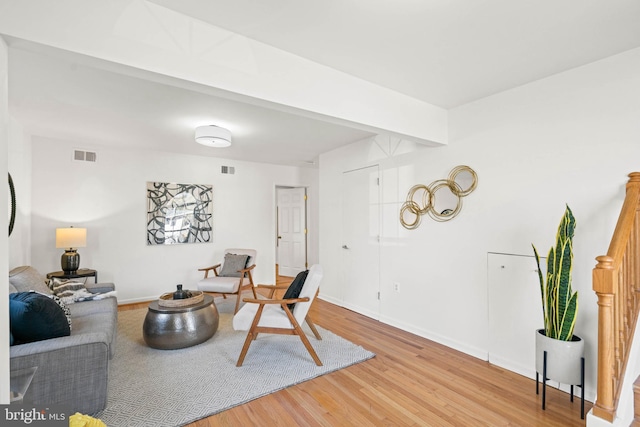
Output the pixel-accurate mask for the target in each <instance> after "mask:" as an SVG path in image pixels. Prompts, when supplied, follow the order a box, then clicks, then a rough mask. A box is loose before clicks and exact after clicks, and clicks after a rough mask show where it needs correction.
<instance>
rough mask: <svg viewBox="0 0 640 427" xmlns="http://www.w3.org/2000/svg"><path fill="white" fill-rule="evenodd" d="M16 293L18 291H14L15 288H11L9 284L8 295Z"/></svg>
mask: <svg viewBox="0 0 640 427" xmlns="http://www.w3.org/2000/svg"><path fill="white" fill-rule="evenodd" d="M16 292H18V290H17V289H16V287H15V286H13V285H12V284H11V283H9V293H10V294H15V293H16Z"/></svg>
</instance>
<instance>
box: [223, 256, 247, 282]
mask: <svg viewBox="0 0 640 427" xmlns="http://www.w3.org/2000/svg"><path fill="white" fill-rule="evenodd" d="M248 259H249V255H237V254H225V255H224V263H223V264H222V270H221V271H220V276H222V277H240V276H241V274H240V273H239V272H238V270H244V269H245V268H247V260H248Z"/></svg>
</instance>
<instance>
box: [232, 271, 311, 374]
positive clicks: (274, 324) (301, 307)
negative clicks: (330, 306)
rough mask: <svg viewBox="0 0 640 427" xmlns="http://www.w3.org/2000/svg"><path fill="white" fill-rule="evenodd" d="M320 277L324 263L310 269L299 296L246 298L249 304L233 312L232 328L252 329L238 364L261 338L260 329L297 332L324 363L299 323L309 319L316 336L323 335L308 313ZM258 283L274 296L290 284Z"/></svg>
mask: <svg viewBox="0 0 640 427" xmlns="http://www.w3.org/2000/svg"><path fill="white" fill-rule="evenodd" d="M321 280H322V267H320V266H319V265H317V264H316V265H313V266H312V267H311V269H309V274H308V276H307V279H306V280H305V282H304V285H303V287H302V290H301V291H300V295H299V296H298V298H288V299H257V298H253V299H250V298H245V299H244V301H245V302H246V304H245V305H244V306H243V307H242V308H241V309H240V311H238V312H237V313H236V314H235V316H233V329H235V330H236V331H249V332H248V333H247V338H246V339H245V342H244V346H243V347H242V351H241V352H240V357H239V358H238V362H237V364H236V366H242V364H243V362H244V358H245V356H246V355H247V352H248V351H249V346H250V345H251V342H252V341H253V340H255V339H256V338H258V334H260V333H268V334H283V335H298V336H299V337H300V340H302V343H303V344H304V346H305V348H306V349H307V351H308V352H309V354H310V355H311V357H312V358H313V360H314V362H315V363H316V365H318V366H322V362H321V361H320V358H319V357H318V355H317V354H316V352H315V350H314V349H313V347H312V346H311V343H310V342H309V340H308V339H307V336H306V334H305V333H304V331H303V330H302V328H301V327H300V324H301V323H303V322H304V321H306V322H307V324H308V325H309V327H310V328H311V331H312V332H313V334H314V335H315V337H316V338H317V339H318V340H321V339H322V337H321V336H320V334H319V333H318V330H317V329H316V327H315V325H314V324H313V322H311V319H309V317H308V314H309V308H311V303H312V302H313V300H314V299H315V297H316V295H317V294H318V288H319V286H320V281H321ZM259 287H260V288H266V289H268V290H269V291H270V295H269V296H271V297H272V296H273V295H274V292H275V291H276V290H277V289H283V288H287V287H286V286H285V287H283V286H265V285H260V286H259ZM289 304H295V306H294V307H293V309H290V308H289Z"/></svg>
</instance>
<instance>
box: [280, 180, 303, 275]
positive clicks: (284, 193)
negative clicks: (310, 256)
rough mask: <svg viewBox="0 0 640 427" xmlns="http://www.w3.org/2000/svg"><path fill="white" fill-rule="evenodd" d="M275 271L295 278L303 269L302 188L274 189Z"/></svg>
mask: <svg viewBox="0 0 640 427" xmlns="http://www.w3.org/2000/svg"><path fill="white" fill-rule="evenodd" d="M277 198H278V230H277V232H278V236H277V243H276V244H277V256H278V274H279V275H281V276H289V277H295V276H296V274H298V273H299V272H301V271H303V270H305V269H306V268H307V228H306V227H307V225H306V224H307V222H306V212H307V209H306V189H305V188H304V187H298V188H278V189H277Z"/></svg>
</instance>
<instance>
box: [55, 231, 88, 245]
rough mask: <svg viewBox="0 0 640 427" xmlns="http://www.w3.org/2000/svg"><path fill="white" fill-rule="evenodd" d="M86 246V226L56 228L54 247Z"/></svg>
mask: <svg viewBox="0 0 640 427" xmlns="http://www.w3.org/2000/svg"><path fill="white" fill-rule="evenodd" d="M85 246H87V229H86V228H74V227H69V228H56V248H84V247H85Z"/></svg>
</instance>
